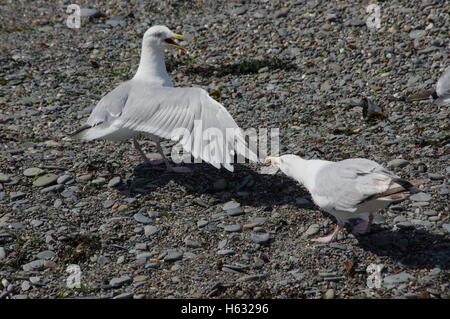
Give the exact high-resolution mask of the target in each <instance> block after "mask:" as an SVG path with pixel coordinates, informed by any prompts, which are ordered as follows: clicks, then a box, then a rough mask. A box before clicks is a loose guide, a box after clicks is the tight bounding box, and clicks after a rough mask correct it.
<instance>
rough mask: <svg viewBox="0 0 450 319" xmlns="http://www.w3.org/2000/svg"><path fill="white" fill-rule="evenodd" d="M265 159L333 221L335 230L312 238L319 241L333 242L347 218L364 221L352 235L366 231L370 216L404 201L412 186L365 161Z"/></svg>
mask: <svg viewBox="0 0 450 319" xmlns="http://www.w3.org/2000/svg"><path fill="white" fill-rule="evenodd" d="M267 160H268V161H269V162H270V163H271V164H273V165H275V166H278V167H279V168H280V169H281V171H283V172H284V173H285V174H286V175H288V176H289V177H291V178H294V179H295V180H297V181H298V182H299V183H301V184H302V185H303V186H305V187H306V188H307V189H308V191H309V192H310V193H311V196H312V199H313V200H314V202H315V203H316V205H317V206H319V207H320V208H321V209H323V210H324V211H326V212H328V213H329V214H331V215H333V216H334V217H335V218H336V219H337V227H336V229H335V231H334V232H333V233H332V234H331V235H329V236H326V237H322V238H317V239H315V241H319V242H330V241H334V240H335V239H336V237H337V234H338V232H339V231H340V230H341V229H342V228H343V226H344V224H345V223H346V222H348V221H349V220H350V219H357V218H361V219H365V220H366V221H364V222H362V223H360V224H358V225H357V226H356V227H355V228H354V232H356V233H365V232H367V231H368V230H369V227H370V224H371V222H372V219H373V216H372V213H374V212H376V211H378V210H380V209H383V208H385V207H387V206H388V205H389V204H391V203H392V202H397V201H401V200H404V199H406V198H407V196H408V194H409V193H408V190H409V189H410V188H411V187H413V185H412V184H410V183H409V182H407V181H405V180H402V179H400V178H399V177H398V176H396V175H394V174H393V173H391V172H390V171H388V170H387V169H385V168H384V167H382V166H381V165H379V164H378V163H376V162H374V161H371V160H367V159H361V158H354V159H347V160H343V161H340V162H331V161H324V160H305V159H302V158H301V157H299V156H296V155H283V156H280V157H268V159H267Z"/></svg>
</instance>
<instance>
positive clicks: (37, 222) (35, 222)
mask: <svg viewBox="0 0 450 319" xmlns="http://www.w3.org/2000/svg"><path fill="white" fill-rule="evenodd" d="M43 223H44V222H43V221H42V220H39V219H33V220H32V221H31V222H30V224H31V226H33V227H39V226H41V225H42V224H43Z"/></svg>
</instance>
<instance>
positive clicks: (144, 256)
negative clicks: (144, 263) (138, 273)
mask: <svg viewBox="0 0 450 319" xmlns="http://www.w3.org/2000/svg"><path fill="white" fill-rule="evenodd" d="M152 257H153V254H152V253H150V252H143V253H140V254H137V255H136V259H145V260H147V259H150V258H152Z"/></svg>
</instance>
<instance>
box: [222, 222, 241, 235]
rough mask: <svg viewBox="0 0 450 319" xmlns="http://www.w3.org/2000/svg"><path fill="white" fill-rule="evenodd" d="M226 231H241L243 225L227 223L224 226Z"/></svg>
mask: <svg viewBox="0 0 450 319" xmlns="http://www.w3.org/2000/svg"><path fill="white" fill-rule="evenodd" d="M223 230H225V231H226V232H230V233H232V232H239V231H241V225H239V224H235V225H227V226H225V227H224V228H223Z"/></svg>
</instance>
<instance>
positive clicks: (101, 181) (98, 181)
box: [91, 177, 106, 185]
mask: <svg viewBox="0 0 450 319" xmlns="http://www.w3.org/2000/svg"><path fill="white" fill-rule="evenodd" d="M91 183H92V184H94V185H102V184H105V183H106V179H105V178H104V177H97V178H96V179H94V180H93V181H91Z"/></svg>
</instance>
